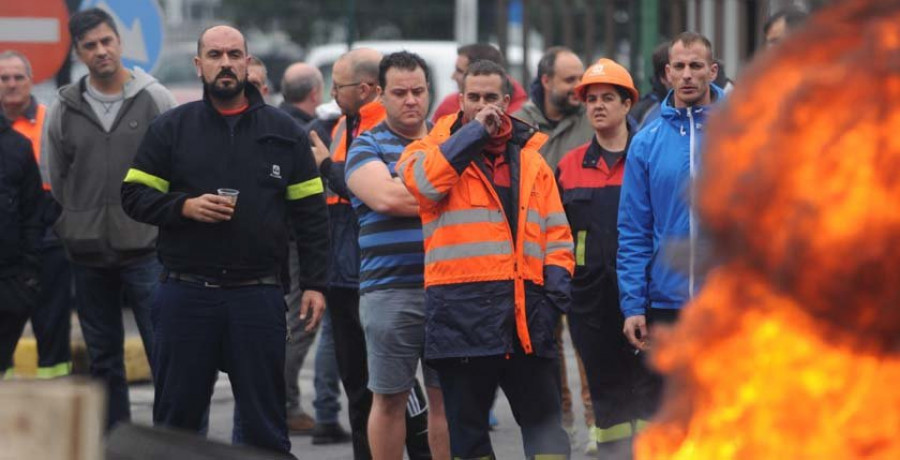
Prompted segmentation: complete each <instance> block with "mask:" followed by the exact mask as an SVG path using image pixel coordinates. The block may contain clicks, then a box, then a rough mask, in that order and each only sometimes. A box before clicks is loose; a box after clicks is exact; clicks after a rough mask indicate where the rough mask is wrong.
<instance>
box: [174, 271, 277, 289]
mask: <svg viewBox="0 0 900 460" xmlns="http://www.w3.org/2000/svg"><path fill="white" fill-rule="evenodd" d="M162 280H163V281H166V280H174V281H178V282H179V283H187V284H194V285H197V286H202V287H205V288H235V287H246V286H281V281H280V280H279V279H278V277H277V276H275V275H266V276H259V277H256V278H247V279H242V280H223V279H215V278H209V277H206V276H199V275H192V274H190V273H180V272H172V271H164V272H163V274H162Z"/></svg>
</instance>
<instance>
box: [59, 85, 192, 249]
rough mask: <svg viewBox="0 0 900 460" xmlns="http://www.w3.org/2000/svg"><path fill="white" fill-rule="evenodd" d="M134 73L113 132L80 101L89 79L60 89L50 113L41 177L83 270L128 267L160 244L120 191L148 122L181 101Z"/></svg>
mask: <svg viewBox="0 0 900 460" xmlns="http://www.w3.org/2000/svg"><path fill="white" fill-rule="evenodd" d="M132 75H133V77H134V78H133V79H132V80H130V81H129V82H128V83H126V85H125V89H124V91H125V100H124V101H123V102H122V107H121V109H119V113H118V115H117V116H116V119H115V121H114V122H113V125H112V127H111V128H110V131H109V132H107V131H106V130H105V129H104V128H103V125H102V124H101V123H100V120H99V119H98V118H97V116H96V115H95V114H94V110H93V109H92V108H91V106H90V104H89V103H88V102H87V101H86V100H85V99H84V96H83V95H82V94H83V93H84V91H85V88H86V87H85V85H87V84H88V83H87V77H86V76H85V77H83V78H81V80H79V81H78V82H76V83H73V84H71V85H67V86H64V87H62V88H60V90H59V97H58V98H57V100H56V101H54V102H53V104H52V105H51V106H50V108H49V109H48V111H47V118H46V122H45V123H44V133H43V136H44V137H43V139H44V140H43V142H42V143H41V144H42V152H41V173H42V174H43V175H44V180H46V181H49V183H50V187H51V191H52V193H53V197H54V198H56V201H58V202H59V204H60V205H61V206H62V214H61V215H60V217H59V219H58V220H57V221H56V223H55V224H54V230H55V231H56V233H57V235H58V236H59V238H60V240H61V241H62V242H63V245H64V246H65V248H66V252H67V254H68V255H69V258H70V259H71V260H72V261H73V262H76V263H79V264H82V265H87V266H93V267H117V266H122V265H128V264H129V263H131V262H133V261H136V260H138V259H143V258H146V257H148V256H149V255H151V254H152V253H153V251H154V248H155V246H156V236H157V230H156V227H154V226H151V225H147V224H142V223H139V222H137V221H135V220H132V219H131V218H130V217H128V216H127V215H126V214H125V212H124V211H123V210H122V202H121V193H120V190H121V187H122V180H123V179H124V178H125V174H126V173H127V172H128V168H129V167H131V164H132V162H133V160H134V156H135V154H136V153H137V150H138V146H139V145H140V143H141V139H143V137H144V133H145V132H146V131H147V127H149V126H150V122H151V121H152V120H153V119H154V118H156V116H157V115H159V114H161V113H163V112H165V111H166V110H168V109H170V108H172V107H174V106H175V104H176V103H175V98H174V97H173V96H172V94H171V93H170V92H169V91H168V90H167V89H166V88H165V87H163V86H162V85H161V84H159V82H157V81H156V79H154V78H153V77H152V76H150V75H149V74H147V73H145V72H144V71H143V70H141V69H139V68H136V69H134V70H133V71H132Z"/></svg>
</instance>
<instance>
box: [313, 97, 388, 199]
mask: <svg viewBox="0 0 900 460" xmlns="http://www.w3.org/2000/svg"><path fill="white" fill-rule="evenodd" d="M386 116H387V112H385V110H384V106H383V105H381V102H380V101H378V99H376V100H374V101H372V102H369V103H368V104H366V105H364V106H362V107H360V108H359V125H357V127H356V132H355V133H353V138H354V139H356V136H359V135H360V134H361V133H364V132H366V131H368V130H370V129H372V128H374V127H375V126H376V125H378V124H379V123H381V122H382V121H384V118H385V117H386ZM329 150H330V151H331V161H332V162H334V163H343V162H345V161H347V116H346V115H341V118H340V119H338V122H337V123H335V125H334V128H332V129H331V148H330V149H329ZM325 201H326V202H327V203H328V204H329V205H332V204H347V205H349V204H350V201H349V200H347V199H344V198H341V197H340V196H339V195H338V194H337V193H334V192H333V191H332V190H331V189H330V188H327V187H326V190H325Z"/></svg>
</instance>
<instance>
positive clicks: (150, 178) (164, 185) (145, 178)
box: [123, 168, 169, 193]
mask: <svg viewBox="0 0 900 460" xmlns="http://www.w3.org/2000/svg"><path fill="white" fill-rule="evenodd" d="M123 182H126V183H138V184H143V185H146V186H147V187H150V188H155V189H156V190H159V191H160V192H163V193H168V192H169V181H167V180H165V179H163V178H160V177H156V176H154V175H153V174H147V173H145V172H144V171H141V170H140V169H134V168H131V169H129V170H128V174H126V175H125V180H124V181H123Z"/></svg>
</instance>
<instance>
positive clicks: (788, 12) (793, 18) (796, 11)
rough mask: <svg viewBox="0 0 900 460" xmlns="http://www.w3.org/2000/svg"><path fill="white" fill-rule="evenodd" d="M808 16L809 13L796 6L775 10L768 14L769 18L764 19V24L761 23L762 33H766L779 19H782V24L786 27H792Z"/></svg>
mask: <svg viewBox="0 0 900 460" xmlns="http://www.w3.org/2000/svg"><path fill="white" fill-rule="evenodd" d="M808 16H809V13H807V12H806V11H805V10H802V9H800V8H798V7H796V6H789V7H787V8H782V9H780V10H778V11H776V12H775V14H773V15H771V16H769V19H766V24H765V25H763V35H765V34H768V33H769V29H771V28H772V26H774V25H775V23H776V22H778V20H779V19H784V24H785V25H786V26H787V28H788V29H793V28H794V27H795V26H797V25H800V24H801V23H803V21H805V20H806V18H807V17H808Z"/></svg>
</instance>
